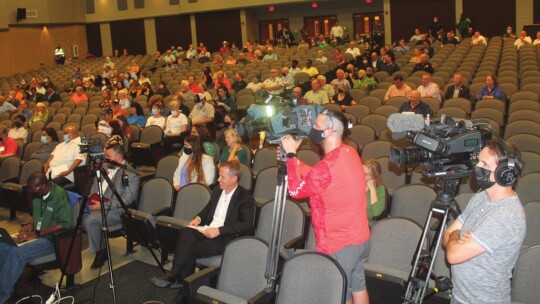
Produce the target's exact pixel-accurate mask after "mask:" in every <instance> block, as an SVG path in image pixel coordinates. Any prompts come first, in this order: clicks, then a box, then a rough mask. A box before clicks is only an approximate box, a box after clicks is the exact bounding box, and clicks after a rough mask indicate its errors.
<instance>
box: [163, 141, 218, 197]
mask: <svg viewBox="0 0 540 304" xmlns="http://www.w3.org/2000/svg"><path fill="white" fill-rule="evenodd" d="M215 174H216V167H215V166H214V160H213V158H212V157H211V156H208V155H206V154H204V150H203V147H202V145H201V141H200V139H199V137H197V136H193V135H188V136H186V138H185V139H184V150H183V151H182V155H180V159H179V160H178V166H177V167H176V170H175V171H174V175H173V186H174V189H176V191H178V190H180V188H182V187H184V186H185V185H187V184H190V183H200V184H204V185H207V186H210V185H212V184H213V183H214V179H215Z"/></svg>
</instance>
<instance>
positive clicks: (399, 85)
mask: <svg viewBox="0 0 540 304" xmlns="http://www.w3.org/2000/svg"><path fill="white" fill-rule="evenodd" d="M411 92H412V89H411V87H410V86H408V85H407V84H406V83H404V82H403V76H402V75H394V84H393V85H391V86H390V87H389V88H388V90H387V91H386V94H385V95H384V100H388V99H389V98H392V97H396V96H403V97H408V96H409V95H410V94H411Z"/></svg>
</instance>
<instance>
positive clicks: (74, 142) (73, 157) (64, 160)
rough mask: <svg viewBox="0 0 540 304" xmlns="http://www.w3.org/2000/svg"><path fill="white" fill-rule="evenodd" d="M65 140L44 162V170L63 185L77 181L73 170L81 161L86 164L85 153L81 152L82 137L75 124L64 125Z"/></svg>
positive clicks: (54, 180) (57, 182)
mask: <svg viewBox="0 0 540 304" xmlns="http://www.w3.org/2000/svg"><path fill="white" fill-rule="evenodd" d="M63 140H64V141H63V142H62V143H60V144H58V145H57V146H56V148H55V149H54V150H53V151H52V153H51V157H49V159H48V160H47V161H46V162H45V164H43V171H44V172H46V174H47V177H49V178H50V179H52V181H53V182H54V183H55V184H57V185H59V186H61V187H64V186H66V185H68V184H71V183H73V182H75V178H74V176H73V170H75V168H77V167H78V166H79V165H80V164H81V163H82V164H84V160H85V155H83V154H81V153H80V147H79V145H80V144H81V138H80V137H79V130H78V129H77V128H76V127H75V126H73V125H68V126H66V127H64V138H63Z"/></svg>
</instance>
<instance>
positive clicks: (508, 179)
mask: <svg viewBox="0 0 540 304" xmlns="http://www.w3.org/2000/svg"><path fill="white" fill-rule="evenodd" d="M498 143H499V144H500V145H501V148H502V150H503V151H504V154H505V156H506V160H502V161H501V162H499V164H498V165H497V168H496V169H495V181H496V182H497V184H498V185H499V186H502V187H510V186H513V185H515V184H516V182H517V179H518V175H519V172H518V168H516V152H515V151H514V146H513V145H512V144H511V143H507V142H505V141H504V140H498Z"/></svg>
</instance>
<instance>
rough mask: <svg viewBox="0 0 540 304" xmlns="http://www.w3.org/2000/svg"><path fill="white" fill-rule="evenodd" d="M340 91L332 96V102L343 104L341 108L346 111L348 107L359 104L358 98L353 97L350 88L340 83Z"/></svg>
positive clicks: (338, 89)
mask: <svg viewBox="0 0 540 304" xmlns="http://www.w3.org/2000/svg"><path fill="white" fill-rule="evenodd" d="M337 91H338V93H337V94H335V95H334V96H332V103H336V104H338V105H340V106H341V109H343V111H345V110H346V109H347V108H348V107H350V106H352V105H355V104H357V102H356V100H354V99H353V97H352V96H351V94H349V88H347V87H346V86H344V85H343V84H342V83H340V84H339V85H338V87H337Z"/></svg>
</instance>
